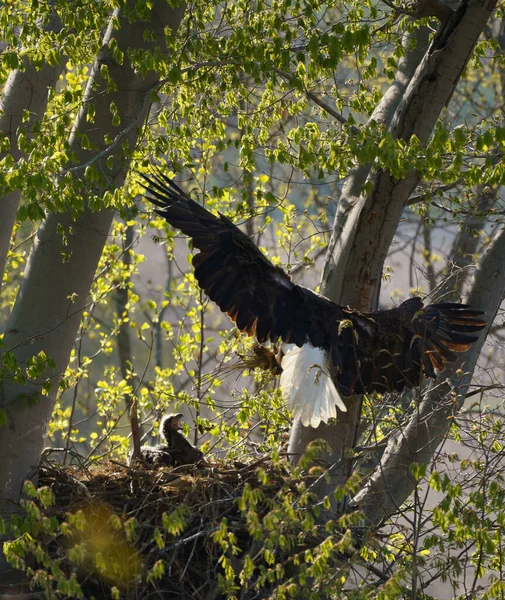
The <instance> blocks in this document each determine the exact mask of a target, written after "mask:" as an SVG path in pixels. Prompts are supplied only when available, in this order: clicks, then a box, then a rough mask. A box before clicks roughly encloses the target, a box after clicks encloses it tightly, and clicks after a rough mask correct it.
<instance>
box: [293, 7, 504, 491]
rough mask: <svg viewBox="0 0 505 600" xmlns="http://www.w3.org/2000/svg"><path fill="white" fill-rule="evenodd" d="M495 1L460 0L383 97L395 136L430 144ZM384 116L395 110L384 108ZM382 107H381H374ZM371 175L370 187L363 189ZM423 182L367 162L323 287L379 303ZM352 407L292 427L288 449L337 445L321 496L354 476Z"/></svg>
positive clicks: (352, 180)
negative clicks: (400, 85)
mask: <svg viewBox="0 0 505 600" xmlns="http://www.w3.org/2000/svg"><path fill="white" fill-rule="evenodd" d="M495 4H496V2H495V0H491V1H484V0H479V1H476V2H472V3H469V2H462V3H461V5H460V7H459V8H458V9H457V10H456V11H454V12H453V13H451V14H450V15H449V16H448V17H447V18H446V19H445V21H444V22H443V23H441V24H440V26H439V30H438V32H437V34H436V35H435V37H434V39H433V41H432V43H431V44H430V46H429V48H428V49H427V51H426V53H425V55H424V57H423V59H422V61H421V62H420V64H419V66H418V67H417V68H416V69H415V72H414V73H413V74H412V76H411V78H410V81H409V84H408V86H407V89H406V91H405V93H404V94H403V95H402V97H401V98H400V99H399V102H398V96H397V95H392V96H391V99H390V100H389V99H388V95H386V96H385V99H384V101H383V102H384V103H387V102H392V103H396V102H398V106H397V108H396V110H395V113H394V117H393V119H392V121H391V125H390V127H389V130H390V132H391V134H392V135H393V137H395V138H401V139H404V140H407V141H408V140H410V138H411V136H412V135H416V136H417V137H418V139H419V140H420V142H421V143H423V144H426V143H427V142H428V140H429V138H430V136H431V134H432V132H433V128H434V126H435V123H436V121H437V119H438V118H439V116H440V113H441V111H442V109H443V108H444V106H445V105H446V104H447V103H448V102H449V100H450V98H451V96H452V93H453V91H454V89H455V87H456V85H457V83H458V81H459V79H460V77H461V74H462V72H463V70H464V68H465V66H466V64H467V62H468V60H469V58H470V56H471V54H472V51H473V48H474V46H475V44H476V42H477V40H478V38H479V36H480V35H481V33H482V31H483V29H484V27H485V25H486V23H487V21H488V20H489V18H490V16H491V14H492V11H493V9H494V6H495ZM383 110H384V112H385V114H388V113H390V111H388V110H387V108H386V107H383ZM376 112H377V111H376ZM367 179H368V181H369V182H370V183H371V185H372V189H371V192H370V193H369V194H367V195H362V194H361V190H362V187H363V184H364V183H365V181H366V180H367ZM418 183H419V175H418V174H417V173H415V172H411V173H409V174H407V176H406V177H405V178H404V179H403V180H401V181H399V180H396V179H395V178H394V177H393V176H392V175H391V174H390V173H389V172H387V171H385V170H377V171H374V170H372V171H371V170H370V167H369V166H361V167H359V168H358V169H357V170H356V171H355V172H354V173H352V174H351V175H350V176H349V178H348V180H347V181H346V182H345V185H344V189H343V193H342V196H341V200H340V203H339V207H338V211H337V215H336V218H335V222H334V227H333V234H332V238H331V241H330V244H329V248H328V253H327V258H326V264H325V268H324V272H323V279H322V284H321V293H323V294H324V295H325V296H327V297H329V298H330V299H332V300H333V301H335V302H337V303H339V304H342V305H346V304H349V305H351V306H353V307H355V308H358V309H362V310H371V309H373V308H375V306H376V304H377V301H378V297H379V291H380V281H381V275H382V268H383V264H384V260H385V258H386V255H387V252H388V249H389V247H390V244H391V242H392V240H393V236H394V234H395V232H396V230H397V227H398V224H399V222H400V218H401V214H402V210H403V207H404V206H405V204H406V202H407V200H408V198H409V196H410V194H411V193H412V191H413V190H414V189H415V187H416V185H417V184H418ZM347 404H348V408H349V410H348V412H347V413H346V414H343V415H342V414H339V415H338V419H337V422H336V424H335V425H321V426H319V427H318V428H317V429H311V428H304V427H302V426H301V425H300V423H296V424H295V426H294V427H293V431H292V435H291V439H290V451H291V452H293V453H296V454H300V453H302V452H303V450H304V449H305V448H306V446H307V444H308V443H310V442H311V441H313V440H315V439H319V438H322V439H324V440H326V441H327V442H328V444H329V445H330V446H331V449H332V450H331V452H330V453H329V454H328V455H327V456H326V457H325V458H326V460H327V461H328V463H329V464H330V465H334V467H333V468H332V470H331V473H330V474H331V477H330V478H329V479H327V480H325V481H323V480H321V482H320V483H321V485H319V487H318V488H317V492H318V493H319V494H320V495H324V494H328V493H331V492H332V491H333V490H334V489H335V487H336V486H339V485H343V484H344V483H345V481H346V480H347V477H348V475H349V468H350V461H349V460H347V459H346V455H347V454H348V453H349V451H350V450H351V449H352V443H353V441H354V438H355V436H356V433H355V432H356V431H357V428H358V425H359V418H360V410H359V406H357V401H356V399H353V398H351V399H349V401H348V403H347Z"/></svg>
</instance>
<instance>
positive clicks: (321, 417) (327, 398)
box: [281, 344, 347, 428]
mask: <svg viewBox="0 0 505 600" xmlns="http://www.w3.org/2000/svg"><path fill="white" fill-rule="evenodd" d="M284 352H285V354H284V357H283V359H282V375H281V387H282V391H283V395H284V398H285V399H286V400H287V403H288V407H289V409H290V410H291V412H292V413H293V417H295V418H300V419H301V421H302V424H303V425H304V426H305V427H309V426H310V427H314V428H315V427H318V426H319V424H320V423H321V421H323V422H324V423H327V422H328V420H329V419H335V418H336V417H337V407H338V408H339V410H341V411H342V412H346V411H347V408H346V406H345V404H344V402H343V400H342V398H341V397H340V394H339V393H338V391H337V388H336V387H335V384H334V383H333V381H332V379H331V376H330V361H329V356H328V354H327V353H326V352H325V351H324V350H322V349H321V348H314V347H312V346H311V345H310V344H304V345H303V346H302V347H301V348H299V347H298V346H295V345H294V344H286V345H285V346H284Z"/></svg>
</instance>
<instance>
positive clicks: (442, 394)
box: [353, 227, 505, 525]
mask: <svg viewBox="0 0 505 600" xmlns="http://www.w3.org/2000/svg"><path fill="white" fill-rule="evenodd" d="M504 265H505V227H502V229H501V231H500V232H499V233H498V235H497V236H496V237H495V239H494V240H493V243H492V245H491V247H490V248H489V249H488V251H487V252H486V254H485V255H484V256H483V258H482V260H481V262H480V265H479V268H478V269H477V271H476V273H475V277H474V280H473V283H472V286H471V290H470V294H469V296H468V303H469V304H471V305H472V306H478V307H481V308H484V307H485V310H486V314H485V318H486V319H487V320H488V326H487V328H486V330H485V331H484V332H483V333H482V334H481V336H480V338H479V341H478V342H476V343H475V344H473V345H472V347H471V349H470V350H469V351H468V352H465V353H464V354H463V355H460V356H459V358H458V360H457V362H455V363H453V364H451V365H450V369H447V370H446V371H444V372H443V373H441V374H440V376H439V378H438V379H437V381H436V382H435V383H434V384H433V385H432V386H431V387H430V389H429V390H428V392H427V393H426V395H425V397H424V398H423V399H422V402H421V404H420V406H419V410H418V411H417V412H416V413H415V414H414V416H413V418H412V419H411V420H410V422H409V424H408V425H407V427H406V428H405V429H403V430H402V431H400V432H399V434H398V435H397V436H395V437H393V438H392V439H391V440H390V441H389V442H388V445H387V447H386V450H385V452H384V455H383V457H382V460H381V462H380V465H379V467H378V468H377V469H376V470H375V472H374V473H373V475H372V477H371V478H370V480H369V482H368V483H367V485H366V486H365V487H364V488H363V489H362V490H361V491H360V492H359V493H358V494H357V495H356V497H355V498H354V501H353V504H354V505H355V506H356V507H359V508H360V510H361V511H362V512H363V513H364V515H365V516H366V517H367V519H368V521H369V522H370V523H371V524H373V525H378V524H379V523H381V522H382V521H383V520H384V519H386V518H388V517H390V516H391V515H392V514H394V513H396V512H397V510H398V507H400V506H401V505H402V504H403V502H405V500H406V499H407V498H408V497H409V495H410V494H411V493H412V491H413V490H414V487H415V485H416V482H415V480H414V478H412V477H411V476H410V475H409V466H410V465H411V464H412V463H414V462H417V463H422V464H428V463H429V461H430V460H431V459H432V457H433V455H434V453H435V451H436V449H437V448H438V446H439V444H440V442H441V441H442V440H443V439H444V436H445V435H446V433H447V430H448V429H449V426H450V424H451V419H450V418H449V417H450V415H452V414H454V413H457V411H458V410H459V409H460V408H461V406H462V404H463V402H464V400H465V393H466V389H467V386H468V384H469V383H470V380H471V378H472V374H473V371H474V369H475V365H476V363H477V360H478V358H479V354H480V351H481V348H482V345H483V344H484V341H485V339H486V334H487V332H488V331H489V328H490V327H491V324H492V322H493V319H494V317H495V315H496V313H497V311H498V308H499V307H500V304H501V301H502V299H503V297H504V295H505V268H504ZM458 369H462V370H463V372H464V373H465V375H464V376H463V377H459V376H457V375H456V372H457V370H458Z"/></svg>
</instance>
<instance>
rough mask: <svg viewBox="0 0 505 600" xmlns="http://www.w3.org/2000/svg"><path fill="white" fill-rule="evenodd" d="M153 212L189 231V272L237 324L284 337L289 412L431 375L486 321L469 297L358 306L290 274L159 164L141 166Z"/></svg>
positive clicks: (314, 418)
mask: <svg viewBox="0 0 505 600" xmlns="http://www.w3.org/2000/svg"><path fill="white" fill-rule="evenodd" d="M142 176H143V178H144V179H145V180H146V182H147V183H146V184H145V185H144V187H145V189H146V190H147V191H148V193H149V196H148V200H149V201H150V202H152V203H153V204H154V205H155V206H156V212H157V213H158V214H159V215H161V216H162V217H164V218H165V219H166V220H167V221H168V222H169V223H170V224H171V225H173V226H174V227H176V228H178V229H180V230H181V231H182V232H183V233H184V234H185V235H188V236H190V237H191V238H192V240H193V246H195V247H196V248H198V249H199V250H200V252H199V253H198V254H195V255H194V256H193V266H194V267H195V277H196V280H197V281H198V284H199V286H200V287H201V288H202V290H203V291H204V292H205V293H206V294H207V296H208V297H209V298H210V299H211V300H212V301H213V302H215V303H216V304H217V305H218V306H219V308H220V309H221V310H222V311H223V312H225V313H226V314H227V315H228V316H229V317H230V319H231V320H232V321H234V322H235V324H236V326H237V327H238V329H239V330H240V331H242V332H244V333H247V335H249V336H256V338H257V340H258V342H260V343H264V342H266V341H268V340H269V341H271V342H276V341H278V340H282V342H284V344H285V346H284V351H285V354H284V357H283V359H282V363H281V367H282V369H283V371H282V374H281V382H280V383H281V387H282V388H283V393H284V396H285V398H286V399H287V402H288V406H289V408H290V409H291V411H292V413H293V415H294V417H295V418H300V419H301V422H302V424H303V425H305V426H310V427H318V425H319V424H320V423H321V421H323V422H325V423H327V422H328V420H329V419H331V418H336V416H337V411H336V409H337V408H339V409H340V410H342V411H346V410H347V409H346V405H345V404H344V402H343V400H342V396H344V397H347V396H352V395H356V394H362V393H365V392H381V393H384V392H392V391H397V392H401V391H402V390H403V389H405V388H412V387H414V386H417V385H420V382H421V378H422V376H423V374H424V375H425V376H427V377H430V378H434V377H435V376H436V372H437V371H442V370H443V369H444V367H445V363H447V362H451V361H454V360H455V359H456V354H455V353H456V352H465V351H466V350H468V349H469V348H470V346H471V344H472V343H473V342H475V341H476V340H477V339H478V335H474V334H475V333H477V332H479V331H480V330H481V329H482V328H483V327H484V326H485V325H486V322H485V321H484V320H483V319H481V318H480V317H481V315H482V314H483V313H482V312H480V311H477V310H472V309H471V308H470V307H469V306H468V305H466V304H457V303H452V302H451V303H450V302H445V303H440V304H430V305H429V306H424V305H423V302H422V301H421V299H420V298H417V297H416V298H410V299H409V300H406V301H405V302H403V303H402V304H401V305H400V306H398V307H396V308H393V309H391V310H384V311H378V312H372V313H363V312H360V311H357V310H353V309H351V308H349V307H342V306H338V305H337V304H335V303H334V302H332V301H331V300H328V299H327V298H324V297H323V296H321V295H319V294H317V293H315V292H313V291H311V290H309V289H307V288H305V287H303V286H301V285H296V284H295V283H293V282H292V281H291V279H290V278H289V276H288V275H287V274H286V273H285V272H284V271H283V270H282V269H281V268H280V267H277V266H274V265H273V264H272V263H271V262H270V261H269V260H268V259H267V257H266V256H265V255H264V254H263V253H262V252H261V251H260V250H259V248H258V247H257V246H256V245H255V244H254V242H252V241H251V240H250V239H249V237H248V236H247V235H246V234H245V233H243V232H242V231H241V230H240V229H239V228H238V227H236V226H235V225H234V224H233V223H232V221H230V219H228V218H227V217H225V216H224V215H222V214H220V213H218V214H217V215H214V214H212V213H210V212H209V211H208V210H206V209H205V208H203V207H202V206H200V205H199V204H197V203H196V202H194V201H193V200H192V199H191V198H190V197H189V196H188V195H187V194H186V193H185V192H184V191H183V190H181V189H180V188H179V187H178V186H177V185H176V184H175V183H174V182H173V181H172V180H171V179H169V178H168V177H166V176H165V175H163V174H161V173H157V174H153V175H151V176H150V177H148V176H146V175H142Z"/></svg>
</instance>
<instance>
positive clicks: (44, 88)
mask: <svg viewBox="0 0 505 600" xmlns="http://www.w3.org/2000/svg"><path fill="white" fill-rule="evenodd" d="M45 29H46V31H53V32H58V31H60V29H61V21H60V19H59V18H58V16H57V15H53V16H52V18H51V19H50V21H49V23H48V24H47V25H46V26H45ZM64 65H65V63H64V60H63V59H62V60H60V62H59V63H58V64H57V65H49V64H45V65H44V66H43V67H42V68H41V69H37V68H36V67H35V66H34V65H33V64H32V63H30V62H29V61H28V60H27V59H25V60H24V68H23V70H20V69H17V70H16V71H12V72H11V73H10V74H9V77H8V78H7V81H6V83H5V88H4V90H3V93H2V98H1V100H0V132H1V133H2V134H3V135H4V136H6V137H7V138H9V141H10V152H9V154H10V155H11V156H12V158H13V159H14V160H15V161H18V160H19V159H20V158H22V157H23V156H24V153H23V152H22V151H21V150H20V148H19V147H18V129H19V128H20V127H22V128H23V130H24V132H25V133H26V135H27V137H28V138H29V137H30V132H31V130H32V127H33V124H34V122H35V121H40V120H41V119H42V117H43V116H44V113H45V111H46V107H47V100H48V90H49V89H52V88H54V86H55V85H56V82H57V81H58V78H59V76H60V74H61V73H62V71H63V68H64ZM27 110H28V111H30V118H29V119H28V121H26V122H24V123H23V113H24V112H25V111H27ZM4 156H5V155H1V154H0V159H2V158H4ZM19 199H20V192H19V191H14V192H11V193H10V194H6V195H5V196H4V197H3V198H2V199H0V287H1V285H2V279H3V273H4V270H5V262H6V259H7V252H8V250H9V244H10V239H11V234H12V229H13V227H14V222H15V221H16V212H17V209H18V206H19Z"/></svg>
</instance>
